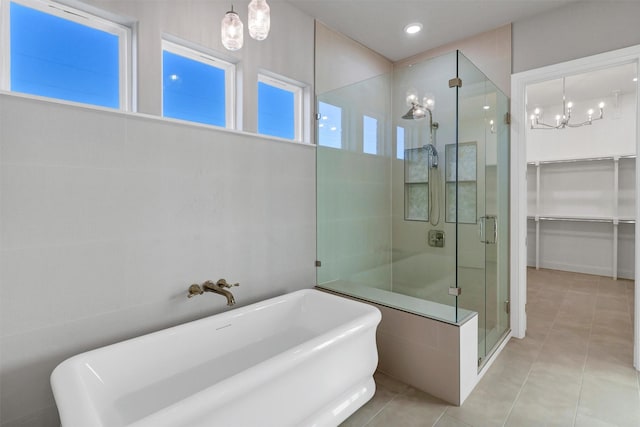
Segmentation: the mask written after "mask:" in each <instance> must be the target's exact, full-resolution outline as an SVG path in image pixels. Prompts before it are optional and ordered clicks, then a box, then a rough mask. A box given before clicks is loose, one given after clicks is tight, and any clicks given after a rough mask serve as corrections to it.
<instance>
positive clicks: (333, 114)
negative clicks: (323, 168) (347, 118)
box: [318, 102, 342, 148]
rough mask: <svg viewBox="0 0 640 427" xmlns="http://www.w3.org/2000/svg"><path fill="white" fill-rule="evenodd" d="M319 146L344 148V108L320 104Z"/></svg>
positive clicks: (324, 103)
mask: <svg viewBox="0 0 640 427" xmlns="http://www.w3.org/2000/svg"><path fill="white" fill-rule="evenodd" d="M318 114H319V115H320V119H319V123H318V145H322V146H325V147H331V148H342V108H340V107H336V106H335V105H331V104H327V103H326V102H318Z"/></svg>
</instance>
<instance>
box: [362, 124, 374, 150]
mask: <svg viewBox="0 0 640 427" xmlns="http://www.w3.org/2000/svg"><path fill="white" fill-rule="evenodd" d="M362 151H363V152H365V153H368V154H377V153H378V121H377V120H376V119H374V118H373V117H369V116H364V117H363V118H362Z"/></svg>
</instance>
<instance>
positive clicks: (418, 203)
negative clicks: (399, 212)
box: [404, 183, 429, 221]
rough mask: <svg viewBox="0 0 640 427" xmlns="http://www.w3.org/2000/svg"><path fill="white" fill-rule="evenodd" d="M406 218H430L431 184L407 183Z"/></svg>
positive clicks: (421, 219)
mask: <svg viewBox="0 0 640 427" xmlns="http://www.w3.org/2000/svg"><path fill="white" fill-rule="evenodd" d="M404 200H405V208H404V209H405V211H404V212H405V213H404V215H405V219H408V220H413V221H428V220H429V184H426V183H425V184H405V198H404Z"/></svg>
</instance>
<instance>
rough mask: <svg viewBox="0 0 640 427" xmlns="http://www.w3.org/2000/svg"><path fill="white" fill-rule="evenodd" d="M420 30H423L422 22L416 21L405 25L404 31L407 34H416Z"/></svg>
mask: <svg viewBox="0 0 640 427" xmlns="http://www.w3.org/2000/svg"><path fill="white" fill-rule="evenodd" d="M420 30H422V24H421V23H419V22H415V23H413V24H409V25H407V26H406V27H404V32H405V33H407V34H416V33H419V32H420Z"/></svg>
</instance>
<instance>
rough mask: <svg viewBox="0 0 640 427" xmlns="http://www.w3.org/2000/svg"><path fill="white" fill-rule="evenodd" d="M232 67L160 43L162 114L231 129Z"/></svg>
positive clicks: (172, 44)
mask: <svg viewBox="0 0 640 427" xmlns="http://www.w3.org/2000/svg"><path fill="white" fill-rule="evenodd" d="M234 101H235V65H234V64H232V63H230V62H227V61H224V60H222V59H219V58H216V57H214V56H212V55H209V54H207V53H204V52H202V51H199V50H195V49H191V48H189V47H186V46H182V45H180V44H177V43H173V42H171V41H167V40H163V41H162V115H163V116H164V117H171V118H174V119H180V120H188V121H191V122H198V123H205V124H209V125H214V126H221V127H227V128H234V127H235V126H234V125H235V123H234Z"/></svg>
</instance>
